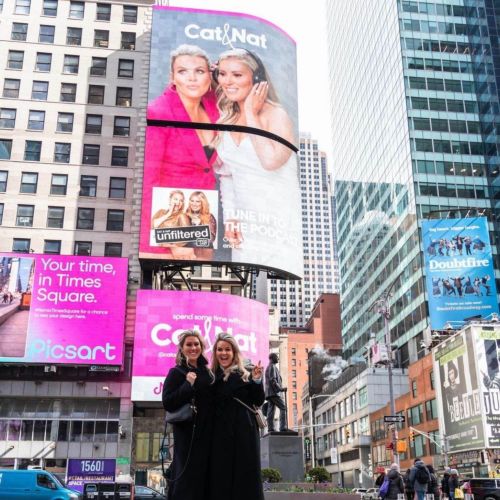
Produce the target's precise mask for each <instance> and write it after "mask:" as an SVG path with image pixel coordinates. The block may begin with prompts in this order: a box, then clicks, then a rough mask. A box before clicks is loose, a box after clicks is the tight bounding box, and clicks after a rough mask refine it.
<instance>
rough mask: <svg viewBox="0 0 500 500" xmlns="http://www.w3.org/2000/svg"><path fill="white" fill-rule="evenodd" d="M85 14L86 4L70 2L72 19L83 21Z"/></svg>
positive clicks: (70, 16)
mask: <svg viewBox="0 0 500 500" xmlns="http://www.w3.org/2000/svg"><path fill="white" fill-rule="evenodd" d="M84 14H85V2H70V4H69V18H70V19H83V16H84Z"/></svg>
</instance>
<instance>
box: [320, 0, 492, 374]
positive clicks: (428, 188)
mask: <svg viewBox="0 0 500 500" xmlns="http://www.w3.org/2000/svg"><path fill="white" fill-rule="evenodd" d="M494 3H495V2H492V1H490V0H479V1H467V0H453V1H451V0H450V1H446V0H436V1H432V2H423V1H390V2H383V1H376V2H370V3H368V4H367V3H366V2H364V1H362V0H355V1H352V2H338V1H337V2H328V3H327V9H328V10H327V19H328V43H329V53H330V57H329V59H330V64H331V70H330V74H332V75H333V77H332V78H331V80H330V85H331V97H332V104H331V106H332V107H331V117H332V124H333V136H332V138H333V148H332V150H333V163H334V166H335V168H334V172H335V179H336V182H335V194H336V201H337V210H338V211H337V224H338V242H339V260H340V275H341V297H342V334H343V341H344V349H345V351H346V354H347V355H348V356H351V355H359V354H361V353H362V349H363V347H364V346H365V345H366V344H367V342H368V340H369V338H370V333H371V332H374V333H375V334H376V335H377V338H378V339H379V340H380V339H381V338H382V336H383V330H384V319H383V318H382V317H381V315H380V314H378V313H377V312H376V311H375V310H374V308H373V305H374V301H375V300H376V299H378V298H380V297H381V296H382V295H383V294H384V293H386V292H390V293H391V297H390V299H389V303H390V306H391V317H390V320H389V321H390V323H389V326H390V330H391V335H392V339H393V342H395V343H396V345H397V348H398V350H399V353H398V356H399V359H400V361H401V363H402V364H403V366H408V364H409V363H410V362H413V361H415V360H416V359H417V358H420V357H422V356H423V355H424V351H423V350H422V349H421V348H420V342H421V340H422V338H423V332H424V330H425V328H426V327H427V325H428V311H427V305H426V296H425V290H424V285H425V283H424V279H423V269H422V262H423V258H422V257H423V256H422V254H421V248H422V247H421V236H420V234H419V228H420V226H421V221H422V219H425V218H428V217H432V218H447V217H450V218H460V217H466V216H468V217H474V216H477V215H485V216H487V217H488V220H489V230H490V239H491V241H492V245H493V248H494V250H493V253H494V254H495V259H496V260H495V268H496V269H497V271H496V274H497V277H498V248H497V244H498V243H497V236H496V234H497V233H496V229H497V219H498V216H499V215H500V212H499V208H498V202H497V201H496V199H497V198H498V175H499V161H500V160H499V157H498V150H497V148H498V142H499V141H498V127H497V126H496V124H497V123H498V118H499V105H498V101H499V90H498V82H499V77H500V69H499V68H500V67H499V64H498V59H499V57H500V56H499V51H498V26H499V17H498V16H499V13H498V7H497V10H495V9H494Z"/></svg>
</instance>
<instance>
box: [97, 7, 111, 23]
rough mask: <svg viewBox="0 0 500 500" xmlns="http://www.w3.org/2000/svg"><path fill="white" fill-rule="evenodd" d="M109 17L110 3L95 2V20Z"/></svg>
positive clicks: (104, 19) (107, 19) (108, 18)
mask: <svg viewBox="0 0 500 500" xmlns="http://www.w3.org/2000/svg"><path fill="white" fill-rule="evenodd" d="M110 19H111V4H109V3H98V4H97V15H96V20H97V21H109V20H110Z"/></svg>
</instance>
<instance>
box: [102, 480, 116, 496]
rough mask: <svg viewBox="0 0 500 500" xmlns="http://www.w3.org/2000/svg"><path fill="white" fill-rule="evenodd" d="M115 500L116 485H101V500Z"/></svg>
mask: <svg viewBox="0 0 500 500" xmlns="http://www.w3.org/2000/svg"><path fill="white" fill-rule="evenodd" d="M114 498H115V483H100V484H99V500H114Z"/></svg>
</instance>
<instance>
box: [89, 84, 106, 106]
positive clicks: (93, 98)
mask: <svg viewBox="0 0 500 500" xmlns="http://www.w3.org/2000/svg"><path fill="white" fill-rule="evenodd" d="M88 103H89V104H104V85H89V96H88Z"/></svg>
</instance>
